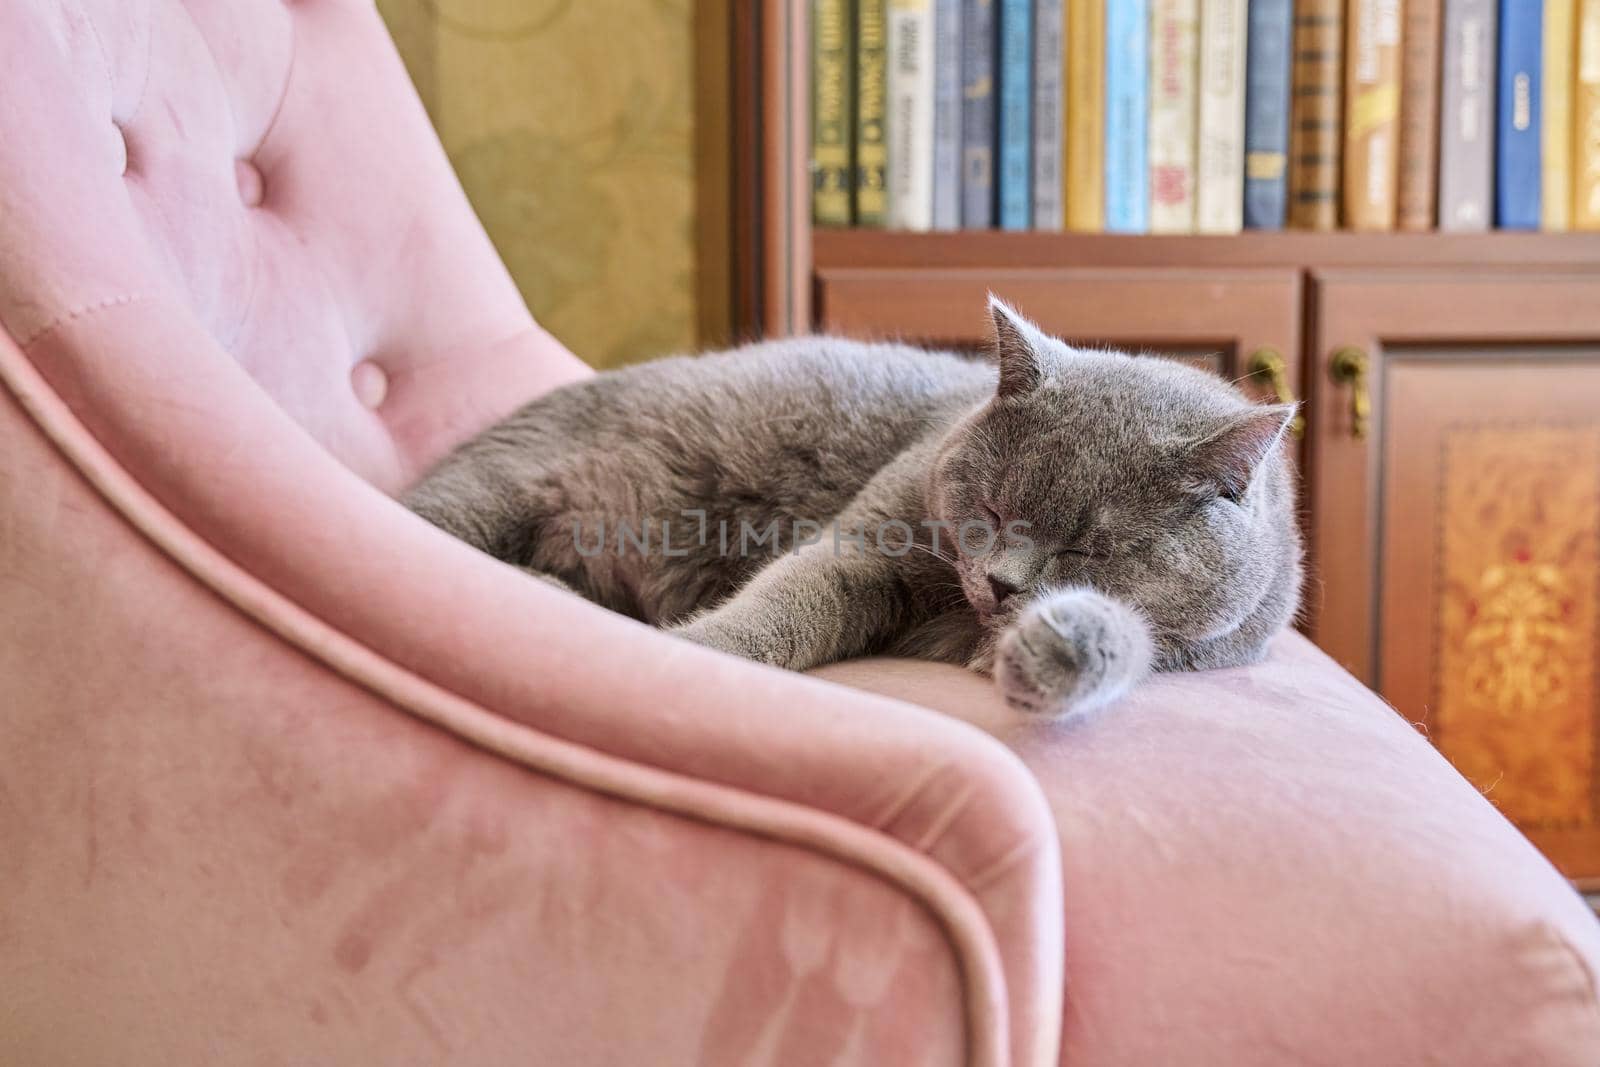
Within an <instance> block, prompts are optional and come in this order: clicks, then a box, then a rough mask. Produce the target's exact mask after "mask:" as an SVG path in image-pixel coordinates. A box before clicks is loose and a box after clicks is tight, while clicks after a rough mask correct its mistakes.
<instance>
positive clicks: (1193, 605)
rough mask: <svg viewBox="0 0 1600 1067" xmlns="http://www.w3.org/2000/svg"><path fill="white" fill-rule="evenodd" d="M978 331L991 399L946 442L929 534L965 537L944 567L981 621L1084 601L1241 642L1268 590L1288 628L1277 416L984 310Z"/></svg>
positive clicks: (1278, 410)
mask: <svg viewBox="0 0 1600 1067" xmlns="http://www.w3.org/2000/svg"><path fill="white" fill-rule="evenodd" d="M990 314H991V317H992V318H993V321H994V331H995V344H994V352H993V357H994V362H995V364H996V365H997V368H998V371H999V373H998V378H997V382H996V387H995V394H994V396H993V397H992V398H991V399H990V400H989V401H988V402H987V403H986V404H985V405H984V406H983V407H981V408H980V409H978V410H977V411H975V412H974V413H972V414H971V415H970V416H969V417H968V418H967V419H965V420H964V421H963V422H962V423H961V424H959V425H958V426H957V428H956V429H955V430H954V431H953V432H952V433H951V434H950V436H949V437H948V439H947V440H946V441H945V442H944V444H943V447H942V449H941V451H940V453H939V456H938V459H937V460H936V462H935V463H934V465H933V468H932V472H931V476H930V482H929V486H928V500H929V505H930V508H931V510H932V511H933V513H934V517H935V518H937V519H941V520H943V521H944V522H945V523H947V524H948V528H950V529H952V530H956V531H960V530H962V528H963V527H965V534H964V535H963V536H960V537H958V538H956V539H955V540H956V541H957V544H955V545H954V546H952V547H953V548H954V551H953V553H952V554H953V555H954V556H955V559H956V569H957V572H958V573H959V575H960V579H961V584H962V588H963V591H964V592H965V594H966V597H967V599H968V601H969V602H970V603H971V604H972V606H973V607H974V608H975V609H976V610H977V612H978V614H979V615H980V616H981V617H983V618H984V619H985V620H986V621H987V620H991V619H1000V618H1004V616H1005V614H1006V612H1007V609H1008V607H1011V606H1015V605H1016V604H1019V603H1021V602H1023V601H1025V600H1026V599H1027V595H1028V594H1029V593H1032V592H1035V591H1037V590H1038V589H1039V588H1041V587H1049V586H1079V585H1087V586H1091V587H1094V588H1097V589H1100V590H1101V591H1103V592H1106V593H1109V594H1111V595H1113V596H1117V597H1119V598H1121V599H1123V600H1125V601H1127V602H1129V603H1131V604H1133V605H1134V606H1136V607H1138V608H1139V609H1140V610H1142V611H1143V612H1144V613H1145V615H1146V616H1147V617H1148V618H1149V621H1150V622H1151V624H1152V627H1153V628H1154V629H1155V631H1156V632H1157V633H1158V634H1165V635H1167V636H1169V637H1172V638H1175V639H1177V640H1178V641H1180V642H1197V641H1204V640H1206V639H1208V638H1210V637H1214V636H1218V635H1220V634H1223V633H1228V632H1231V631H1232V630H1234V629H1236V628H1237V627H1239V625H1240V624H1241V623H1242V622H1243V621H1244V620H1245V619H1246V618H1247V617H1249V616H1250V615H1251V614H1252V613H1253V612H1256V610H1257V608H1258V606H1259V605H1261V604H1262V602H1263V599H1264V598H1265V597H1267V596H1268V594H1269V592H1272V590H1271V589H1270V587H1271V586H1272V584H1273V583H1274V582H1276V583H1279V584H1283V583H1289V584H1290V585H1291V586H1292V588H1291V589H1289V590H1288V591H1287V594H1285V593H1284V591H1283V590H1278V591H1277V592H1276V593H1274V595H1275V596H1277V597H1278V598H1279V599H1282V598H1283V597H1284V596H1285V595H1287V597H1288V599H1289V607H1288V609H1287V610H1288V611H1292V610H1293V601H1294V599H1295V598H1296V597H1297V593H1298V581H1299V540H1298V534H1297V531H1296V527H1295V522H1294V506H1293V488H1292V484H1291V478H1290V473H1289V466H1288V463H1287V460H1286V459H1285V458H1284V456H1283V454H1282V451H1283V450H1282V449H1281V447H1280V445H1281V442H1282V439H1283V436H1284V433H1285V430H1286V428H1287V426H1288V424H1289V421H1290V419H1291V418H1292V417H1293V415H1294V406H1293V405H1289V404H1277V405H1270V406H1268V405H1260V404H1252V403H1250V402H1249V401H1248V400H1247V399H1246V398H1245V397H1244V395H1243V394H1242V393H1240V392H1239V391H1238V390H1236V389H1234V388H1233V387H1232V386H1230V385H1228V384H1227V383H1225V382H1223V381H1222V380H1221V379H1219V378H1217V377H1215V376H1213V375H1210V374H1207V373H1205V372H1203V371H1200V370H1198V369H1195V368H1193V367H1189V366H1185V365H1183V364H1181V363H1178V362H1175V361H1172V360H1166V359H1158V358H1153V357H1148V356H1144V357H1135V356H1128V355H1122V354H1118V353H1111V352H1097V351H1085V350H1081V349H1074V348H1072V347H1070V346H1068V345H1067V344H1065V343H1064V342H1062V341H1059V340H1057V339H1055V338H1053V337H1049V336H1047V335H1046V334H1044V333H1043V332H1042V331H1041V330H1039V329H1038V328H1037V327H1036V326H1034V325H1033V324H1032V323H1030V322H1028V321H1027V320H1026V319H1024V318H1022V317H1021V316H1020V315H1018V314H1017V313H1016V312H1014V311H1013V310H1011V309H1010V308H1009V307H1007V306H1006V305H1005V304H1003V303H1001V302H1000V301H999V300H996V299H994V298H991V299H990ZM985 530H989V531H994V532H995V533H996V536H994V537H993V538H992V539H986V538H985V537H983V531H985ZM986 540H987V541H988V542H989V543H987V544H986V543H985V541H986ZM1276 621H1277V622H1280V623H1281V622H1282V621H1283V620H1282V619H1278V620H1276Z"/></svg>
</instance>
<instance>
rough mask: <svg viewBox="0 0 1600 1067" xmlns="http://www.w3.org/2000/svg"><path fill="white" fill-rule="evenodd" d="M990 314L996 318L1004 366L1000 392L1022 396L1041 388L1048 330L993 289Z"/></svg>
mask: <svg viewBox="0 0 1600 1067" xmlns="http://www.w3.org/2000/svg"><path fill="white" fill-rule="evenodd" d="M989 317H990V318H991V319H992V320H993V321H994V361H995V365H996V366H998V367H999V368H1000V388H999V391H998V392H999V395H1000V396H1002V397H1007V396H1021V395H1022V394H1024V393H1029V392H1032V391H1033V390H1034V389H1037V388H1038V387H1039V383H1040V382H1042V381H1043V380H1044V366H1043V363H1042V360H1043V358H1044V357H1043V353H1044V348H1045V344H1044V342H1045V336H1044V334H1043V333H1042V332H1041V331H1040V329H1039V327H1037V326H1035V325H1034V324H1033V323H1031V322H1029V321H1028V320H1027V319H1025V318H1023V317H1022V316H1021V315H1019V314H1017V313H1016V312H1015V311H1013V310H1012V309H1011V307H1010V306H1009V305H1007V304H1006V302H1005V301H1004V300H1001V299H1000V298H999V297H998V296H995V295H994V294H993V293H990V294H989Z"/></svg>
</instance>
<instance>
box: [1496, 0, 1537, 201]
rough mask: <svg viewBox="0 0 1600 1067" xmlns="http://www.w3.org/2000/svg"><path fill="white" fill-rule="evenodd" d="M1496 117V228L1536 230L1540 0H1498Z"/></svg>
mask: <svg viewBox="0 0 1600 1067" xmlns="http://www.w3.org/2000/svg"><path fill="white" fill-rule="evenodd" d="M1499 56H1500V62H1499V67H1498V70H1499V83H1500V84H1499V87H1498V90H1497V96H1498V107H1497V108H1496V117H1495V138H1494V145H1495V152H1494V154H1495V168H1494V169H1495V173H1494V190H1495V210H1494V216H1495V225H1496V226H1499V227H1500V228H1501V229H1505V230H1534V229H1538V227H1539V185H1540V177H1539V139H1540V137H1541V136H1542V135H1543V126H1542V124H1541V123H1540V121H1539V105H1540V103H1541V101H1540V99H1539V97H1540V93H1539V80H1540V77H1541V75H1542V74H1543V71H1544V2H1543V0H1500V48H1499Z"/></svg>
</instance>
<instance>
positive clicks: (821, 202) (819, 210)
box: [811, 0, 851, 226]
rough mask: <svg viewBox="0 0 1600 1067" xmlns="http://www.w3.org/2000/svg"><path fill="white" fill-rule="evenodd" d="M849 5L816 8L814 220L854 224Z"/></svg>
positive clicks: (817, 3) (823, 3) (817, 2)
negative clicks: (851, 160) (851, 172)
mask: <svg viewBox="0 0 1600 1067" xmlns="http://www.w3.org/2000/svg"><path fill="white" fill-rule="evenodd" d="M850 104H851V93H850V2H849V0H812V3H811V218H812V221H813V222H815V223H816V224H817V225H818V226H848V225H850Z"/></svg>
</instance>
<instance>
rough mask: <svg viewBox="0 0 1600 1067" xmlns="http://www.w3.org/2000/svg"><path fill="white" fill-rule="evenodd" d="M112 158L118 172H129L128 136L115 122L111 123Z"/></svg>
mask: <svg viewBox="0 0 1600 1067" xmlns="http://www.w3.org/2000/svg"><path fill="white" fill-rule="evenodd" d="M111 160H112V163H113V165H114V166H115V167H116V168H117V173H118V174H122V175H126V174H127V173H128V136H127V134H125V133H123V132H122V127H121V126H119V125H117V123H115V122H113V123H112V124H111Z"/></svg>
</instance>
